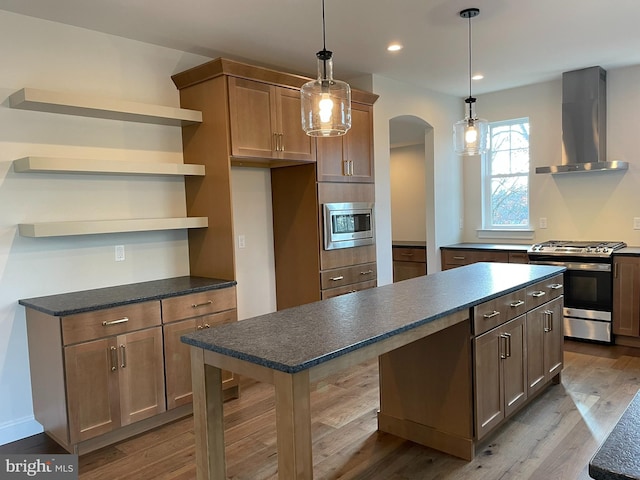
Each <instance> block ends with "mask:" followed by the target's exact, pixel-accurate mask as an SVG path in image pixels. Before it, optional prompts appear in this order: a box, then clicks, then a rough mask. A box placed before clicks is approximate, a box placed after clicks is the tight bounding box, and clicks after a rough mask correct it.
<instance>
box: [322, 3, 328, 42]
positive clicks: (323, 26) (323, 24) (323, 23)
mask: <svg viewBox="0 0 640 480" xmlns="http://www.w3.org/2000/svg"><path fill="white" fill-rule="evenodd" d="M326 39H327V34H326V31H325V21H324V0H322V49H323V50H326V49H327V40H326Z"/></svg>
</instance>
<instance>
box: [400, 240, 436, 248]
mask: <svg viewBox="0 0 640 480" xmlns="http://www.w3.org/2000/svg"><path fill="white" fill-rule="evenodd" d="M391 246H392V247H406V248H427V242H425V241H424V240H423V241H420V240H413V241H411V240H393V241H392V242H391Z"/></svg>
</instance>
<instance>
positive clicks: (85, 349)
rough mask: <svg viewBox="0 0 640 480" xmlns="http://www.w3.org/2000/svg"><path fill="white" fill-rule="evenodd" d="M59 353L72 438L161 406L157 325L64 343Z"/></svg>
mask: <svg viewBox="0 0 640 480" xmlns="http://www.w3.org/2000/svg"><path fill="white" fill-rule="evenodd" d="M64 357H65V365H66V382H67V393H68V398H69V408H68V411H69V436H70V442H71V443H78V442H81V441H83V440H87V439H89V438H93V437H95V436H97V435H101V434H103V433H106V432H109V431H111V430H114V429H116V428H118V427H121V426H123V425H129V424H131V423H133V422H137V421H139V420H144V419H145V418H149V417H152V416H154V415H157V414H159V413H162V412H164V411H165V409H166V406H165V396H164V371H163V370H164V369H163V365H164V360H163V353H162V329H161V328H160V327H154V328H150V329H147V330H141V331H137V332H133V333H127V334H124V335H118V336H116V337H108V338H103V339H100V340H96V341H92V342H85V343H80V344H78V345H72V346H68V347H65V349H64Z"/></svg>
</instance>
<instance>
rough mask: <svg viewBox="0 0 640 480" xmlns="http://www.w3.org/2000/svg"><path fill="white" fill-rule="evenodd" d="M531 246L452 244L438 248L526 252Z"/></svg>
mask: <svg viewBox="0 0 640 480" xmlns="http://www.w3.org/2000/svg"><path fill="white" fill-rule="evenodd" d="M530 246H531V245H520V244H515V243H513V244H506V243H454V244H453V245H443V246H442V247H440V248H451V249H460V250H507V251H516V252H526V251H527V250H529V247H530Z"/></svg>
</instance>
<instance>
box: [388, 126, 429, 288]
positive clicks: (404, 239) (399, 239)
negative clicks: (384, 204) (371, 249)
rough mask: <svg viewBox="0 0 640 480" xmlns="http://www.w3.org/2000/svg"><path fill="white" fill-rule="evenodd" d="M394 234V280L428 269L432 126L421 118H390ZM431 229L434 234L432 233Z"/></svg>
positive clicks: (420, 273) (422, 272)
mask: <svg viewBox="0 0 640 480" xmlns="http://www.w3.org/2000/svg"><path fill="white" fill-rule="evenodd" d="M389 148H390V152H389V157H390V184H391V238H392V252H393V271H394V281H399V280H404V279H407V278H411V277H414V276H419V275H424V274H426V273H427V242H428V239H429V237H431V238H434V235H433V232H429V228H428V224H430V221H429V219H433V210H432V209H433V200H432V199H433V195H432V194H433V192H432V188H429V187H428V185H431V184H432V182H429V180H428V179H430V178H431V179H432V178H433V128H432V127H431V126H430V125H429V124H428V123H427V122H425V121H424V120H422V119H421V118H418V117H415V116H412V115H403V116H399V117H394V118H392V119H391V120H389ZM429 233H431V235H429Z"/></svg>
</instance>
